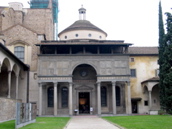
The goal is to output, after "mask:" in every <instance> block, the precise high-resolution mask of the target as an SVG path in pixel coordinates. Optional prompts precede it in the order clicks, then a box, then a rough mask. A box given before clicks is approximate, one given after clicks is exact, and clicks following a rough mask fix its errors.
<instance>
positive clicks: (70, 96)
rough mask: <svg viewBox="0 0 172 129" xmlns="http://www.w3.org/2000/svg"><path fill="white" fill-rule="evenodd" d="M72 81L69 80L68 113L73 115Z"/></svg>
mask: <svg viewBox="0 0 172 129" xmlns="http://www.w3.org/2000/svg"><path fill="white" fill-rule="evenodd" d="M72 100H73V98H72V82H69V115H73V108H72V107H73V102H72Z"/></svg>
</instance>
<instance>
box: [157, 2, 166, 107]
mask: <svg viewBox="0 0 172 129" xmlns="http://www.w3.org/2000/svg"><path fill="white" fill-rule="evenodd" d="M164 50H165V43H164V24H163V16H162V7H161V1H160V2H159V61H158V63H159V77H160V81H159V91H160V92H159V94H160V105H161V109H162V110H164V109H165V88H164V83H163V80H164V73H165V69H164V67H163V64H164V62H165V59H164V54H163V53H164Z"/></svg>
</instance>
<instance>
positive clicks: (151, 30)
mask: <svg viewBox="0 0 172 129" xmlns="http://www.w3.org/2000/svg"><path fill="white" fill-rule="evenodd" d="M28 1H29V0H0V6H8V3H9V2H22V3H23V5H24V7H25V8H29V5H28ZM161 3H162V10H163V14H164V13H165V12H170V13H172V9H171V8H172V0H161ZM158 4H159V0H106V1H105V0H59V18H58V20H59V23H58V32H61V31H62V30H64V29H65V28H67V27H68V26H70V25H71V24H73V23H74V22H75V21H76V20H79V13H78V9H79V8H80V7H81V6H82V5H83V7H84V8H85V9H86V10H87V12H86V20H88V21H90V22H91V23H92V24H94V25H96V26H97V27H99V28H101V29H102V30H104V31H105V32H106V33H107V34H108V36H107V38H106V39H107V40H124V42H125V43H132V44H133V46H158ZM163 18H164V24H165V23H166V21H165V19H166V16H165V15H163ZM164 29H165V28H164Z"/></svg>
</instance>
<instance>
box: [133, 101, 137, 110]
mask: <svg viewBox="0 0 172 129" xmlns="http://www.w3.org/2000/svg"><path fill="white" fill-rule="evenodd" d="M132 113H138V106H137V101H132Z"/></svg>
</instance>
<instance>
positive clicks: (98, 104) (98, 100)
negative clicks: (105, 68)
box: [97, 82, 101, 115]
mask: <svg viewBox="0 0 172 129" xmlns="http://www.w3.org/2000/svg"><path fill="white" fill-rule="evenodd" d="M100 86H101V82H97V114H98V115H101V96H100Z"/></svg>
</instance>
